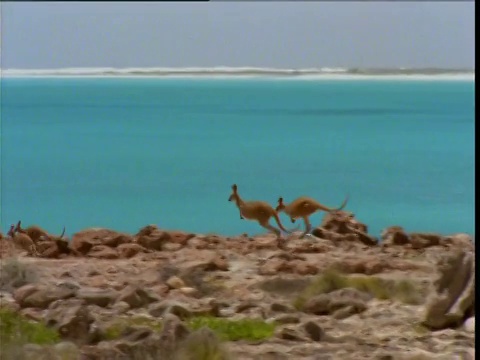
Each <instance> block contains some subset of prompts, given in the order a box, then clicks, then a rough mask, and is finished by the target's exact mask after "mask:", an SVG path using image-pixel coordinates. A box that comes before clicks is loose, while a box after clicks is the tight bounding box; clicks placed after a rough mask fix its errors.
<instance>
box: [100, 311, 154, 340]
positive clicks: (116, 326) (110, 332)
mask: <svg viewBox="0 0 480 360" xmlns="http://www.w3.org/2000/svg"><path fill="white" fill-rule="evenodd" d="M130 326H145V327H148V328H150V329H152V330H153V331H155V332H160V331H161V330H162V327H163V324H162V322H161V321H158V320H156V319H150V318H147V317H143V316H134V317H130V318H120V319H116V320H114V321H112V322H110V323H109V324H108V326H107V327H106V328H105V330H104V336H105V340H115V339H118V338H120V337H121V335H122V333H123V332H124V331H125V330H126V329H127V328H128V327H130Z"/></svg>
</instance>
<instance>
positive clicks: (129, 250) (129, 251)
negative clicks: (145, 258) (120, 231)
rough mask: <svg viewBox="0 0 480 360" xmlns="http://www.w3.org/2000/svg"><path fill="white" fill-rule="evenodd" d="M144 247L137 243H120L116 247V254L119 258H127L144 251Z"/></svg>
mask: <svg viewBox="0 0 480 360" xmlns="http://www.w3.org/2000/svg"><path fill="white" fill-rule="evenodd" d="M145 250H146V249H145V248H144V247H143V246H141V245H139V244H121V245H119V246H118V247H117V253H118V256H119V257H120V258H121V259H129V258H131V257H134V256H135V255H137V254H138V253H141V252H145Z"/></svg>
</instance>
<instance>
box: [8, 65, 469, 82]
mask: <svg viewBox="0 0 480 360" xmlns="http://www.w3.org/2000/svg"><path fill="white" fill-rule="evenodd" d="M2 76H5V77H29V76H35V77H49V76H62V77H79V76H81V77H193V78H195V77H199V78H204V77H216V78H228V77H237V78H238V77H240V78H252V77H263V78H288V79H300V80H305V79H310V80H353V79H357V80H369V79H373V78H375V79H384V80H405V79H407V80H467V81H474V79H475V72H474V71H472V70H464V69H407V68H398V69H358V68H351V69H350V68H329V67H322V68H307V69H276V68H260V67H226V66H218V67H211V68H201V67H190V68H162V67H159V68H64V69H4V70H3V71H2Z"/></svg>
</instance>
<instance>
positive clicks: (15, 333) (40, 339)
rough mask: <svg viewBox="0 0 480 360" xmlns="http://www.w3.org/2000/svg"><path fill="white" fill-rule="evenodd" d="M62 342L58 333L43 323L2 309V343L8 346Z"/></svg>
mask: <svg viewBox="0 0 480 360" xmlns="http://www.w3.org/2000/svg"><path fill="white" fill-rule="evenodd" d="M59 340H60V337H59V335H58V333H57V332H56V331H55V330H53V329H50V328H48V327H47V326H46V325H44V324H43V323H37V322H33V321H30V320H28V319H26V318H25V317H23V316H21V315H20V314H18V313H16V312H13V311H11V310H8V309H0V343H1V344H2V346H5V345H7V344H13V343H14V344H27V343H32V344H39V345H43V344H54V343H56V342H58V341H59Z"/></svg>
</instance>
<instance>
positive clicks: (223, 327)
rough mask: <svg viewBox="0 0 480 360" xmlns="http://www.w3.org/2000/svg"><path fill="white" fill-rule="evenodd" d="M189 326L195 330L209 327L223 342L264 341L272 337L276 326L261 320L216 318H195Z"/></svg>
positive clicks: (189, 322) (190, 321)
mask: <svg viewBox="0 0 480 360" xmlns="http://www.w3.org/2000/svg"><path fill="white" fill-rule="evenodd" d="M187 326H188V327H189V328H191V329H193V330H195V329H200V328H202V327H208V328H210V329H212V331H213V332H215V333H216V334H217V335H218V336H219V337H220V339H221V340H227V341H236V340H242V339H244V340H263V339H267V338H269V337H271V336H272V335H273V332H274V330H275V324H269V323H266V322H264V321H261V320H255V319H243V320H229V319H223V318H215V317H208V316H205V317H193V318H191V319H189V320H187Z"/></svg>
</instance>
